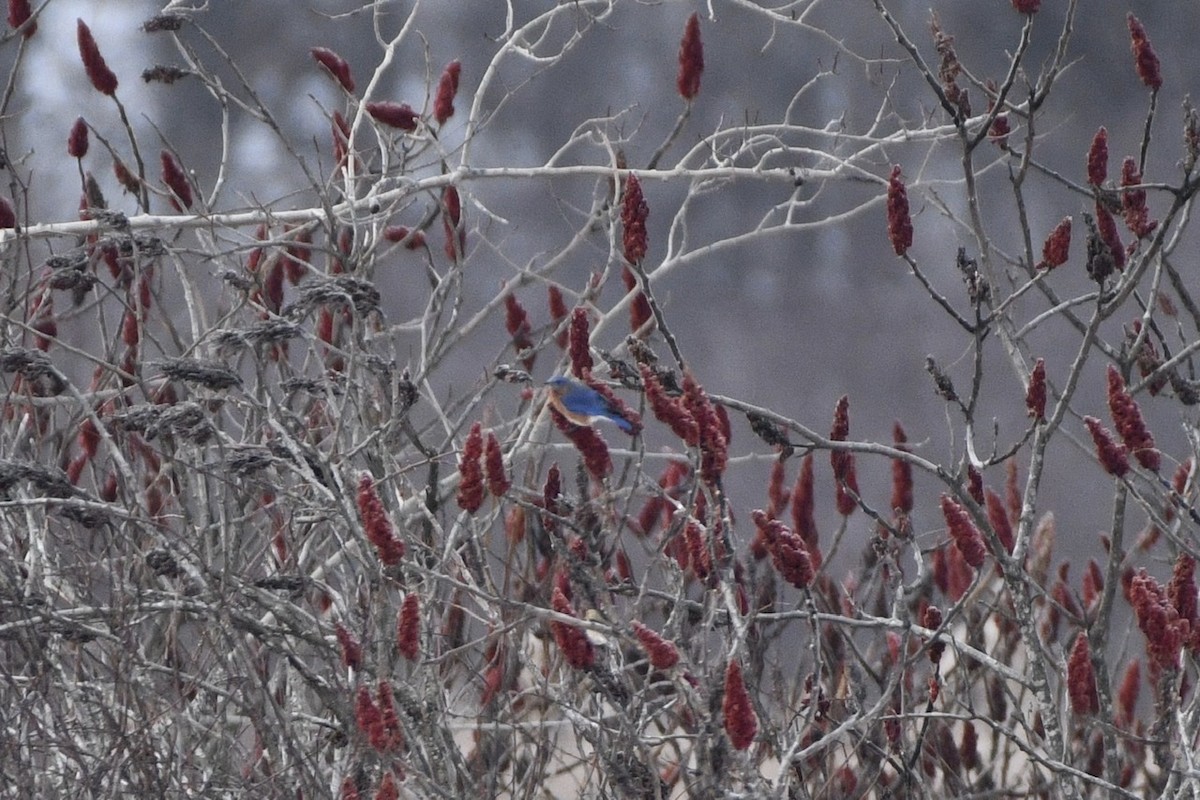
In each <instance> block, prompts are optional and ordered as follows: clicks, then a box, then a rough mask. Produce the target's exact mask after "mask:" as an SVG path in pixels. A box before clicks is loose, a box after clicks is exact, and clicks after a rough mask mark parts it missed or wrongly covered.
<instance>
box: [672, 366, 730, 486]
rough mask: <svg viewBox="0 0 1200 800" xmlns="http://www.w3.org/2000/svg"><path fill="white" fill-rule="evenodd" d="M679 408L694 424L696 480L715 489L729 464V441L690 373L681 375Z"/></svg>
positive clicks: (706, 397) (718, 416)
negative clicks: (697, 448) (697, 452)
mask: <svg viewBox="0 0 1200 800" xmlns="http://www.w3.org/2000/svg"><path fill="white" fill-rule="evenodd" d="M683 406H684V408H686V409H687V411H688V413H689V414H690V415H691V417H692V419H694V420H695V421H696V430H697V438H698V439H699V446H700V477H701V478H702V479H703V480H704V482H705V483H706V484H708V485H709V486H716V485H718V484H719V483H720V481H721V476H722V475H723V474H724V473H725V467H726V464H727V463H728V461H729V437H728V434H727V433H726V428H725V425H724V424H723V423H722V420H721V417H720V415H719V414H718V412H717V409H716V407H715V406H713V404H712V402H711V401H710V400H709V399H708V394H707V393H706V392H705V391H704V387H702V386H701V385H700V384H699V382H698V381H697V380H696V377H695V376H694V375H692V373H691V372H685V373H684V375H683Z"/></svg>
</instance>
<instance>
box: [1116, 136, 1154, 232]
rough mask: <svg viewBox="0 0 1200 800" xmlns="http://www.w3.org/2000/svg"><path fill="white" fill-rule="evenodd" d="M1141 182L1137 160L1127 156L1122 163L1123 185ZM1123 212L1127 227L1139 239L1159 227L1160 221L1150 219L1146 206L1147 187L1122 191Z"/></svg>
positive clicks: (1133, 184) (1135, 184)
mask: <svg viewBox="0 0 1200 800" xmlns="http://www.w3.org/2000/svg"><path fill="white" fill-rule="evenodd" d="M1141 182H1142V173H1141V172H1139V171H1138V168H1137V162H1136V161H1134V160H1133V158H1132V157H1128V156H1127V157H1126V158H1125V161H1124V162H1123V163H1122V164H1121V186H1137V185H1138V184H1140V183H1141ZM1121 212H1122V214H1123V215H1124V217H1125V227H1127V228H1129V230H1130V231H1132V232H1133V235H1134V236H1136V237H1137V238H1139V239H1145V238H1146V237H1147V236H1149V235H1150V234H1152V233H1154V230H1155V228H1157V227H1158V222H1157V221H1155V220H1152V219H1150V210H1149V209H1148V208H1146V190H1145V189H1125V191H1123V192H1121Z"/></svg>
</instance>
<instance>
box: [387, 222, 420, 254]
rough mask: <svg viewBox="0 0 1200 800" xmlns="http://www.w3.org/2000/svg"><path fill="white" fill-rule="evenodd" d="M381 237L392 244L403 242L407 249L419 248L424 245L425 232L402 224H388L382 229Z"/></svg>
mask: <svg viewBox="0 0 1200 800" xmlns="http://www.w3.org/2000/svg"><path fill="white" fill-rule="evenodd" d="M382 235H383V238H384V239H386V240H387V241H389V242H392V243H394V244H403V245H404V247H405V248H407V249H408V250H419V249H421V248H422V247H424V246H425V233H424V232H423V231H420V230H413V229H411V228H407V227H405V226H404V225H388V226H387V227H386V228H384V229H383V234H382Z"/></svg>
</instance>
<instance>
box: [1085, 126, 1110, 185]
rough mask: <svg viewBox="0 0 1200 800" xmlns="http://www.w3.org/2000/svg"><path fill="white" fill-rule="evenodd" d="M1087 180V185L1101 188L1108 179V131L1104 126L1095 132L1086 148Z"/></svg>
mask: <svg viewBox="0 0 1200 800" xmlns="http://www.w3.org/2000/svg"><path fill="white" fill-rule="evenodd" d="M1087 178H1088V183H1090V184H1091V185H1092V186H1096V187H1099V186H1102V185H1103V184H1104V181H1105V179H1106V178H1108V129H1107V128H1105V127H1104V126H1101V127H1100V129H1099V130H1098V131H1096V135H1095V136H1093V137H1092V143H1091V145H1090V146H1089V147H1088V154H1087Z"/></svg>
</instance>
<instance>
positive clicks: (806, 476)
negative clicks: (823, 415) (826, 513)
mask: <svg viewBox="0 0 1200 800" xmlns="http://www.w3.org/2000/svg"><path fill="white" fill-rule="evenodd" d="M792 525H793V528H794V530H795V531H796V535H798V536H799V537H800V541H802V542H804V547H805V549H806V550H808V556H809V558H810V559H811V561H812V564H813V568H814V569H820V567H821V561H822V556H821V539H820V536H819V535H818V533H817V516H816V497H815V495H814V493H813V454H812V453H811V452H809V453H807V454H806V455H805V456H804V458H803V459H802V460H801V461H800V474H799V475H797V476H796V485H795V486H793V487H792Z"/></svg>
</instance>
